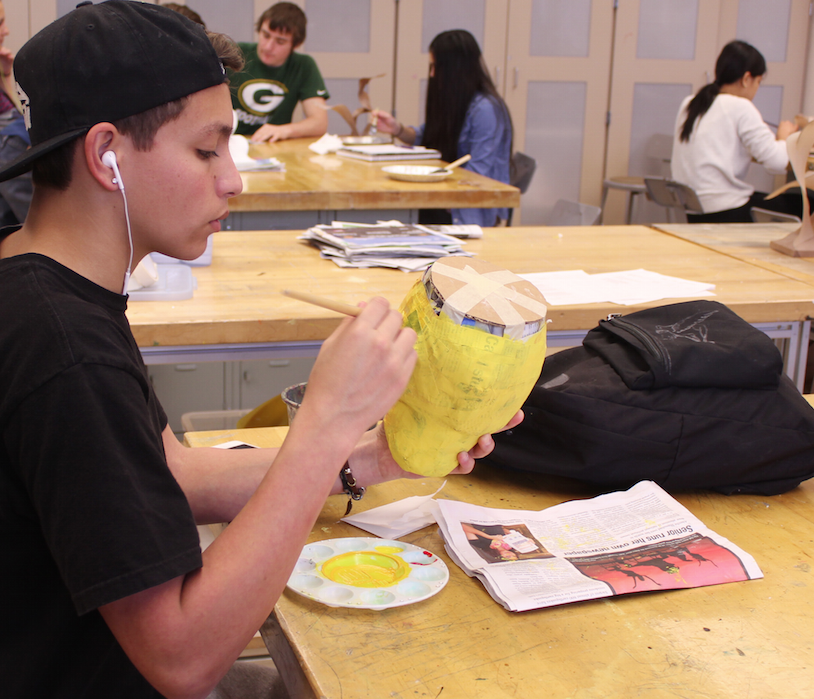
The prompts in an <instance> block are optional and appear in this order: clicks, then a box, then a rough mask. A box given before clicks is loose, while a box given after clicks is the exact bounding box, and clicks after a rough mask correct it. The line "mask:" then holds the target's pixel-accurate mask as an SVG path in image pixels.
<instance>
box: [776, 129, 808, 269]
mask: <svg viewBox="0 0 814 699" xmlns="http://www.w3.org/2000/svg"><path fill="white" fill-rule="evenodd" d="M812 147H814V121H810V122H808V123H806V124H805V126H803V128H802V130H800V131H797V132H795V133H793V134H792V135H791V136H789V137H788V138H787V139H786V148H787V149H788V152H789V162H790V163H791V168H792V171H793V172H794V178H795V181H794V182H787V183H786V184H785V185H783V186H782V187H780V188H779V189H776V190H775V191H774V192H772V193H771V194H770V195H769V196H767V197H766V198H767V199H772V198H773V197H776V196H777V195H778V194H782V193H783V192H785V191H786V190H788V189H791V188H793V187H799V188H800V191H801V192H802V200H803V215H802V224H801V225H800V228H798V229H797V230H796V231H794V232H793V233H789V234H788V235H787V236H786V237H785V238H781V239H780V240H773V241H772V242H771V243H769V245H770V246H771V248H772V249H773V250H777V251H778V252H782V253H783V254H784V255H789V256H791V257H814V227H813V226H812V222H811V211H810V207H809V204H808V197H807V196H806V180H807V179H809V178H811V177H814V171H810V170H809V169H808V157H809V154H810V153H811V149H812Z"/></svg>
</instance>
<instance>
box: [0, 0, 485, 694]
mask: <svg viewBox="0 0 814 699" xmlns="http://www.w3.org/2000/svg"><path fill="white" fill-rule="evenodd" d="M212 42H213V43H214V44H215V45H216V46H217V47H218V50H217V51H216V49H215V48H213V43H210V39H209V38H207V35H206V34H205V32H204V30H203V29H202V28H201V27H200V26H198V25H196V24H194V23H193V22H191V21H189V20H187V19H186V18H184V17H182V16H181V15H180V14H178V13H175V12H173V11H171V10H168V9H166V8H163V7H160V6H158V5H152V4H146V3H140V2H132V1H131V0H109V2H105V3H102V4H99V5H91V4H90V3H82V4H80V6H79V7H77V9H76V10H74V11H72V12H70V13H69V14H67V15H65V16H64V17H62V18H61V19H59V20H57V21H56V22H54V23H53V24H52V25H50V26H48V27H46V28H45V29H44V30H42V31H41V32H40V33H39V34H37V35H36V36H35V37H34V38H32V39H31V40H30V41H29V42H28V43H27V44H26V45H25V46H24V47H23V48H22V49H21V50H20V52H19V54H18V56H17V59H16V61H15V70H16V79H17V83H18V86H17V87H18V92H19V94H20V96H21V98H22V102H23V104H24V111H25V116H26V123H27V124H28V127H29V135H30V137H31V142H32V148H31V149H30V150H29V151H27V152H26V154H25V155H24V156H23V157H21V158H20V159H18V160H17V161H15V163H13V164H12V165H10V166H8V167H6V168H4V169H2V170H0V179H5V178H8V177H13V176H15V175H17V174H19V173H20V172H23V171H25V170H27V169H29V168H31V167H33V180H34V197H33V200H32V203H31V208H30V211H29V215H28V218H27V219H26V221H25V223H24V225H23V226H21V227H13V228H6V229H3V231H2V232H0V298H1V299H2V303H0V381H2V386H3V391H2V396H1V397H0V439H2V448H0V532H2V536H1V537H0V542H1V543H0V560H2V561H3V575H2V576H0V580H1V581H0V595H2V598H3V599H4V600H5V607H4V612H3V614H2V616H1V620H0V686H2V687H3V694H4V695H6V696H13V697H49V698H50V697H71V698H73V697H105V698H107V697H117V699H119V698H127V697H155V696H161V695H163V696H167V697H202V696H206V694H207V693H208V692H209V691H210V690H211V689H212V687H213V686H214V685H215V684H216V683H218V681H219V680H220V678H221V677H223V676H224V674H225V673H226V672H227V671H228V670H229V668H230V666H231V665H232V663H233V661H234V660H235V658H237V656H238V655H239V653H240V651H241V650H242V649H243V648H244V647H245V646H246V644H247V642H248V640H249V639H250V638H251V637H252V635H253V634H254V632H255V631H256V629H258V628H259V627H260V626H261V624H262V623H263V621H264V619H265V618H266V616H267V615H268V614H269V613H270V611H271V610H272V608H273V606H274V604H275V602H276V600H277V598H278V597H279V595H280V594H281V592H282V590H283V589H284V587H285V584H286V581H287V579H288V577H289V575H290V573H291V570H292V569H293V567H294V564H295V562H296V560H297V556H298V554H299V552H300V550H301V547H302V545H303V544H304V542H305V540H306V537H307V535H308V533H309V531H310V529H311V527H312V526H313V522H314V521H315V519H316V517H317V515H318V513H319V511H320V509H321V507H322V504H323V503H324V500H325V498H326V496H327V495H328V494H330V493H332V492H334V493H340V492H343V490H345V488H343V485H342V482H341V480H340V479H339V478H338V477H337V474H339V473H340V469H342V470H344V468H345V467H348V468H350V469H351V471H352V474H353V476H355V478H356V480H357V481H358V482H359V483H360V484H362V485H370V484H373V483H377V482H381V481H384V480H388V479H391V478H395V477H399V476H403V475H405V474H404V473H403V472H402V471H400V469H398V467H397V466H396V465H395V463H394V462H393V460H392V458H391V457H390V454H389V451H388V450H387V443H386V440H385V439H384V436H383V434H382V432H381V431H376V430H374V431H370V432H368V431H367V427H368V426H369V425H370V424H372V423H373V422H375V421H376V419H377V418H378V417H380V416H381V415H382V414H384V413H385V412H386V411H387V410H388V408H389V407H390V405H392V403H393V402H394V401H395V400H396V399H397V398H398V396H399V394H400V393H401V391H402V390H403V389H404V387H405V385H406V382H407V380H408V378H409V375H410V373H411V371H412V368H413V365H414V362H415V352H414V350H413V342H414V339H415V338H414V334H413V333H412V331H410V330H407V329H403V328H402V320H401V317H400V314H398V313H397V312H396V311H394V310H391V309H390V308H389V307H388V305H387V303H386V302H385V301H384V300H383V299H372V300H371V301H370V302H369V303H368V304H367V305H366V306H365V307H364V308H363V310H362V312H361V314H360V315H359V316H358V317H357V318H354V319H346V320H345V321H343V323H342V324H341V325H340V327H339V328H338V330H337V331H336V332H335V333H334V334H333V335H332V336H331V337H330V338H328V340H326V342H325V345H324V348H323V351H322V352H321V353H320V355H319V357H318V359H317V361H316V363H315V365H314V368H313V371H312V373H311V376H310V379H309V385H308V394H307V396H306V398H305V400H304V401H303V404H302V407H301V408H300V410H299V412H298V415H297V420H296V422H295V423H294V424H293V426H292V427H291V429H290V431H289V434H288V437H287V439H286V440H285V443H284V445H283V446H282V447H281V448H280V449H279V450H260V449H257V450H248V449H247V450H236V451H228V450H219V449H188V448H185V447H183V446H181V444H180V443H179V442H178V441H177V440H176V438H175V437H174V436H173V434H172V432H171V431H170V430H169V427H168V426H167V419H166V416H165V414H164V412H163V410H162V409H161V406H160V404H159V402H158V400H157V398H156V396H155V394H154V393H153V390H152V388H151V386H150V382H149V381H148V379H147V375H146V371H145V367H144V364H143V362H142V360H141V356H140V353H139V350H138V347H137V346H136V343H135V340H134V339H133V336H132V334H131V332H130V328H129V325H128V322H127V319H126V316H125V309H126V305H127V297H126V296H123V295H122V289H123V288H126V276H127V271H128V270H129V269H130V268H132V267H133V266H135V265H136V264H137V263H138V261H139V260H141V259H142V258H143V257H144V256H145V255H146V254H148V253H149V252H151V251H158V252H162V253H164V254H166V255H170V256H172V257H178V258H182V259H192V258H195V257H197V256H198V255H200V254H201V253H202V252H203V250H204V247H205V246H206V241H207V238H208V236H209V235H210V234H211V233H213V232H217V231H219V230H220V221H221V220H222V219H223V218H225V216H226V215H227V212H228V208H227V200H228V199H229V197H232V196H234V195H235V194H237V193H239V192H240V189H241V181H240V176H239V174H238V172H237V170H236V169H235V166H234V164H233V163H232V161H231V159H230V157H229V150H228V139H229V134H230V132H231V125H232V114H231V109H230V100H229V88H228V85H227V84H226V82H225V80H226V77H225V72H224V67H223V63H225V64H226V66H227V67H229V66H231V65H236V64H235V63H234V61H235V60H237V64H239V54H238V52H236V51H234V52H233V53H231V54H230V50H231V49H234V46H233V45H231V44H229V43H228V42H227V40H225V39H224V38H223V37H218V36H215V37H213V38H212ZM219 56H220V58H219ZM492 446H493V441H492V440H491V437H484V438H482V439H481V440H479V443H478V444H477V445H475V447H473V449H472V450H471V451H470V452H469V453H467V454H461V455H460V456H459V463H460V467H459V471H461V472H467V471H469V470H471V468H472V467H473V465H474V458H476V457H480V456H483V455H485V454H486V453H488V452H489V451H491V448H492ZM220 521H229V522H231V524H230V525H229V527H227V529H226V530H225V531H224V532H223V533H222V534H221V535H220V536H219V537H218V538H217V539H216V540H215V542H214V543H213V544H212V545H211V546H209V547H208V548H207V549H206V551H205V552H204V553H203V554H202V553H201V551H200V547H199V544H198V537H197V530H196V528H195V523H196V522H197V523H206V522H220Z"/></svg>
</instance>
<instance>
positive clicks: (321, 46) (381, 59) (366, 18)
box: [263, 0, 396, 135]
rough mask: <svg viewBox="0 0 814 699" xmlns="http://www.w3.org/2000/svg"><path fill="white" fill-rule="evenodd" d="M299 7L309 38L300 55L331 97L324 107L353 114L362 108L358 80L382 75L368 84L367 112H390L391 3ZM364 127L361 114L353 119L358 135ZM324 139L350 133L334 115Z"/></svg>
mask: <svg viewBox="0 0 814 699" xmlns="http://www.w3.org/2000/svg"><path fill="white" fill-rule="evenodd" d="M298 4H301V5H302V6H303V7H304V9H305V13H306V15H307V16H308V35H307V38H306V40H305V44H303V46H302V48H301V51H303V52H304V53H307V54H309V55H311V56H313V57H314V60H315V61H316V62H317V65H318V66H319V70H320V72H321V73H322V77H323V78H324V79H325V86H326V87H327V88H328V92H329V94H330V95H331V98H330V99H329V100H328V104H329V105H334V104H337V105H338V104H344V105H345V106H346V107H347V108H348V109H350V111H351V113H352V112H353V111H354V110H356V108H357V107H359V106H360V105H359V97H358V94H359V79H360V78H371V77H374V76H379V75H381V74H384V75H383V76H382V77H376V78H375V79H374V80H371V81H370V83H369V84H368V87H367V91H368V94H369V96H370V103H371V107H373V108H374V109H385V110H387V111H390V110H392V105H393V84H394V82H395V75H394V71H393V53H394V45H395V38H396V3H395V1H394V0H305V2H301V3H298ZM265 7H267V5H266V6H264V8H263V9H265ZM295 118H298V117H295ZM365 124H367V115H365V114H363V115H361V116H359V118H358V119H357V128H358V129H359V132H360V133H361V132H362V131H363V130H364V127H365ZM328 133H332V134H339V135H345V134H349V133H350V128H349V127H348V125H347V124H346V122H345V121H344V119H342V117H340V116H339V114H337V113H336V112H334V111H330V112H328Z"/></svg>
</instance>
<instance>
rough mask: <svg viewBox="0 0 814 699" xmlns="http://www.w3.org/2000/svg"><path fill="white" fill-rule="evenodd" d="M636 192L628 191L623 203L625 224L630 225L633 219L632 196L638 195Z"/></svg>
mask: <svg viewBox="0 0 814 699" xmlns="http://www.w3.org/2000/svg"><path fill="white" fill-rule="evenodd" d="M638 194H639V193H638V192H629V193H628V195H627V202H626V203H625V224H626V225H628V226H629V225H630V224H631V222H632V221H633V198H634V197H636V196H638Z"/></svg>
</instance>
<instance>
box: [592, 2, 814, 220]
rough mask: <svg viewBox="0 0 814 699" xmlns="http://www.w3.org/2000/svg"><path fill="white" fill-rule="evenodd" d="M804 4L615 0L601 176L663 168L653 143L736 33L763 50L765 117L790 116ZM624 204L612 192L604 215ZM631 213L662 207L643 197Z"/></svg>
mask: <svg viewBox="0 0 814 699" xmlns="http://www.w3.org/2000/svg"><path fill="white" fill-rule="evenodd" d="M808 5H809V3H808V0H704V1H703V2H702V1H701V0H685V1H684V2H680V3H678V2H673V1H671V0H619V7H618V10H617V17H616V31H615V42H614V53H613V71H612V75H611V101H610V105H611V106H610V126H609V130H608V156H607V168H606V176H608V177H610V176H615V175H635V176H645V175H651V174H652V175H659V176H661V175H664V174H665V173H664V171H663V168H662V167H661V163H660V162H659V161H658V159H657V158H654V157H653V156H652V151H651V148H650V146H651V144H652V143H653V142H654V141H655V140H656V139H658V136H659V135H664V134H672V133H673V129H674V126H675V119H676V115H677V113H678V108H679V106H680V104H681V101H682V100H683V99H684V97H686V96H687V95H690V94H693V93H695V92H697V91H698V90H699V89H700V88H701V87H702V86H703V85H705V84H706V83H707V82H709V81H711V80H714V78H715V61H716V59H717V57H718V54H719V53H720V51H721V48H723V46H724V45H725V44H726V43H728V42H729V41H731V40H732V39H735V38H738V39H742V40H744V41H748V42H749V43H751V44H753V45H754V46H756V47H757V48H758V49H759V50H760V51H761V52H762V53H763V55H764V56H765V57H766V61H767V64H768V72H767V75H766V76H765V78H764V80H763V84H762V86H761V88H760V90H759V91H758V94H757V97H756V98H755V105H756V106H757V107H758V109H760V110H761V112H762V113H763V116H764V118H765V119H766V121H768V122H772V123H777V121H778V120H779V119H780V118H786V119H789V118H792V117H793V116H794V114H796V113H797V112H798V111H799V110H800V106H801V100H802V87H803V68H804V55H805V45H806V44H805V42H806V36H807V34H808V24H809V20H808ZM654 137H655V138H654ZM753 171H754V172H751V173H750V179H751V180H752V184H754V185H755V186H757V187H758V188H759V189H761V190H770V189H771V188H773V186H774V183H773V181H772V178H771V177H770V176H768V175H767V173H766V172H765V171H764V170H763V169H762V168H759V167H755V168H753ZM668 172H669V171H668ZM623 211H624V199H623V197H622V195H621V194H619V195H618V196H610V197H609V198H608V205H607V209H606V215H605V222H606V223H621V222H622V221H623V216H624V213H623ZM636 220H644V221H658V220H662V221H663V220H666V212H664V211H663V210H659V208H658V207H655V206H654V205H653V204H649V203H644V206H643V207H640V209H639V211H638V215H637V218H636ZM634 222H635V221H634Z"/></svg>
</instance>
